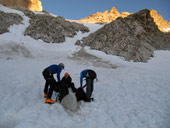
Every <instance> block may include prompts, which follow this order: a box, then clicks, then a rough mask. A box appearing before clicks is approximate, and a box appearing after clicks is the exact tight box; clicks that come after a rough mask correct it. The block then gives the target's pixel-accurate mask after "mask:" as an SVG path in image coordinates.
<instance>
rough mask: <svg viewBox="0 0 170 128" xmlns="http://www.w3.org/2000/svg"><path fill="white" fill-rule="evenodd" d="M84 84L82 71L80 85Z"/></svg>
mask: <svg viewBox="0 0 170 128" xmlns="http://www.w3.org/2000/svg"><path fill="white" fill-rule="evenodd" d="M82 85H83V73H82V72H81V73H80V87H82Z"/></svg>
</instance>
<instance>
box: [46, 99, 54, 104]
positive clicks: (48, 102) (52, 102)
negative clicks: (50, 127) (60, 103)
mask: <svg viewBox="0 0 170 128" xmlns="http://www.w3.org/2000/svg"><path fill="white" fill-rule="evenodd" d="M45 103H47V104H54V103H55V101H53V100H51V99H46V100H45Z"/></svg>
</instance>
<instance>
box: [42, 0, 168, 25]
mask: <svg viewBox="0 0 170 128" xmlns="http://www.w3.org/2000/svg"><path fill="white" fill-rule="evenodd" d="M41 3H42V6H43V10H46V11H48V12H50V13H53V14H55V15H58V16H63V17H64V18H66V19H71V20H79V19H82V18H85V17H88V16H90V15H91V14H95V13H96V12H104V11H106V10H109V11H110V9H111V8H112V7H113V6H114V7H116V9H117V10H118V11H119V12H130V13H136V12H138V11H140V10H142V9H145V8H147V9H154V10H156V11H157V12H158V13H159V14H161V15H162V16H163V18H164V20H168V22H170V0H84V1H82V0H41Z"/></svg>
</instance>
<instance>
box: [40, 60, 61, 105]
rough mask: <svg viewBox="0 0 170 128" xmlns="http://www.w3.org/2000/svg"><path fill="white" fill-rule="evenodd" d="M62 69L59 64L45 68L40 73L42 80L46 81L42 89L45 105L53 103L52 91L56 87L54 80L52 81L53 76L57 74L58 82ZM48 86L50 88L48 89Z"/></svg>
mask: <svg viewBox="0 0 170 128" xmlns="http://www.w3.org/2000/svg"><path fill="white" fill-rule="evenodd" d="M62 69H64V64H63V63H60V64H59V65H56V64H53V65H50V66H49V67H47V68H45V69H44V71H43V72H42V74H43V76H44V79H45V80H46V82H45V87H44V98H46V100H45V103H49V104H53V103H54V102H55V101H53V100H51V96H52V94H53V90H54V88H55V86H56V80H55V79H54V76H53V74H57V80H58V82H60V73H61V71H62ZM49 85H50V88H49V89H48V87H49Z"/></svg>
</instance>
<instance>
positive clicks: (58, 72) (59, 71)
mask: <svg viewBox="0 0 170 128" xmlns="http://www.w3.org/2000/svg"><path fill="white" fill-rule="evenodd" d="M60 73H61V68H59V69H58V70H57V80H58V82H60Z"/></svg>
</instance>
